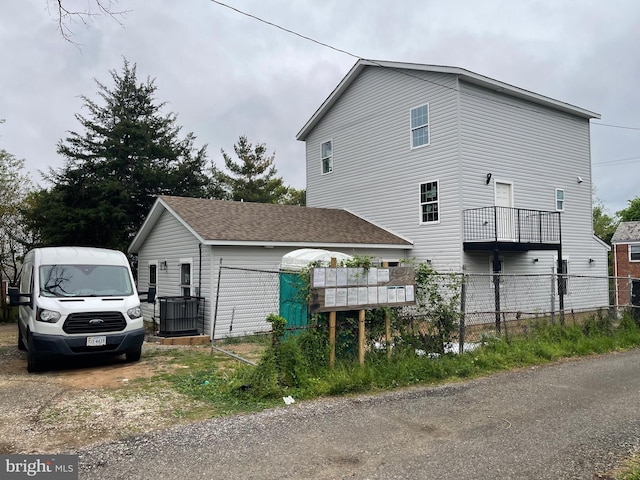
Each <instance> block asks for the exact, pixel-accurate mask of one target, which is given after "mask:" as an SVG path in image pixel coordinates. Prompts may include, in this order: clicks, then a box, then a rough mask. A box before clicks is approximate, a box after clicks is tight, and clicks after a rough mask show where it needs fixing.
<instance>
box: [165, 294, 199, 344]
mask: <svg viewBox="0 0 640 480" xmlns="http://www.w3.org/2000/svg"><path fill="white" fill-rule="evenodd" d="M158 300H159V302H160V331H159V332H158V335H159V336H161V337H180V336H187V335H199V334H201V333H203V328H204V298H203V297H159V298H158Z"/></svg>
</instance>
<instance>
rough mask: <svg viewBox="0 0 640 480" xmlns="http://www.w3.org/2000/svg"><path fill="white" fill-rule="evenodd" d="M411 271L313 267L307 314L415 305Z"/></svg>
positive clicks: (407, 268)
mask: <svg viewBox="0 0 640 480" xmlns="http://www.w3.org/2000/svg"><path fill="white" fill-rule="evenodd" d="M415 292H416V286H415V273H414V271H413V268H411V267H371V268H369V269H367V270H365V269H364V268H351V267H338V268H331V267H327V268H325V267H316V268H312V269H311V288H310V296H309V311H310V312H311V313H318V312H337V311H344V310H366V309H373V308H379V307H401V306H403V305H415V303H416V295H415Z"/></svg>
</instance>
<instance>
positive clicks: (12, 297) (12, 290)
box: [7, 287, 31, 307]
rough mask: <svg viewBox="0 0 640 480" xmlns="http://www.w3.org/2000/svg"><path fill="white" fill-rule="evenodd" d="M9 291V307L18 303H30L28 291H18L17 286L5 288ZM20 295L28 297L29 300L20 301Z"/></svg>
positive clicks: (18, 304)
mask: <svg viewBox="0 0 640 480" xmlns="http://www.w3.org/2000/svg"><path fill="white" fill-rule="evenodd" d="M7 291H8V293H9V306H10V307H18V306H20V305H31V294H30V293H20V289H19V288H18V287H9V288H8V289H7ZM21 297H29V300H28V301H26V302H22V301H20V298H21Z"/></svg>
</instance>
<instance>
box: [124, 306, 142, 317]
mask: <svg viewBox="0 0 640 480" xmlns="http://www.w3.org/2000/svg"><path fill="white" fill-rule="evenodd" d="M127 315H129V318H140V317H141V316H142V310H141V309H140V305H138V306H137V307H133V308H130V309H129V310H127Z"/></svg>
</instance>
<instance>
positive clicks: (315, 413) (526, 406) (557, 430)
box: [80, 350, 640, 480]
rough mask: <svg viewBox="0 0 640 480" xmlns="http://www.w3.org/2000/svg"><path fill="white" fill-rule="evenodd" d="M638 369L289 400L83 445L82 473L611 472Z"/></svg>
mask: <svg viewBox="0 0 640 480" xmlns="http://www.w3.org/2000/svg"><path fill="white" fill-rule="evenodd" d="M639 372H640V350H633V351H629V352H625V353H613V354H608V355H603V356H597V357H591V358H587V359H581V360H575V361H566V362H561V363H557V364H554V365H549V366H545V367H536V368H532V369H526V370H522V371H517V372H510V373H505V374H500V375H494V376H491V377H488V378H483V379H478V380H472V381H465V382H460V383H456V384H452V385H447V386H442V387H435V388H418V389H411V390H406V391H402V392H393V393H389V394H385V395H380V396H375V397H371V396H365V397H357V398H348V399H329V400H321V401H315V402H307V403H302V404H294V405H292V406H289V407H283V408H279V409H274V410H270V411H265V412H262V413H259V414H254V415H243V416H236V417H228V418H221V419H218V420H214V421H206V422H202V423H197V424H193V425H189V426H184V427H179V428H175V429H172V430H169V431H163V432H157V433H154V434H150V435H144V436H139V437H132V438H130V439H127V440H125V441H121V442H115V443H106V444H101V445H97V446H95V447H92V448H88V449H85V450H81V451H80V454H81V458H80V471H81V478H83V479H150V478H153V479H177V478H189V479H217V478H220V479H222V478H224V479H229V478H242V479H275V478H278V479H288V478H292V479H293V478H295V479H298V478H313V479H334V478H361V479H364V478H376V479H425V478H437V479H455V480H462V479H474V480H475V479H496V478H514V479H515V478H523V479H524V478H526V479H574V478H578V479H591V478H609V477H608V476H607V475H604V476H602V475H601V473H602V472H607V471H609V470H610V469H611V468H612V467H614V466H615V465H616V463H617V462H618V461H619V460H620V459H622V458H624V457H625V456H627V455H628V454H629V453H630V452H632V451H635V450H636V449H637V448H638V447H639V446H640V374H639Z"/></svg>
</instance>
